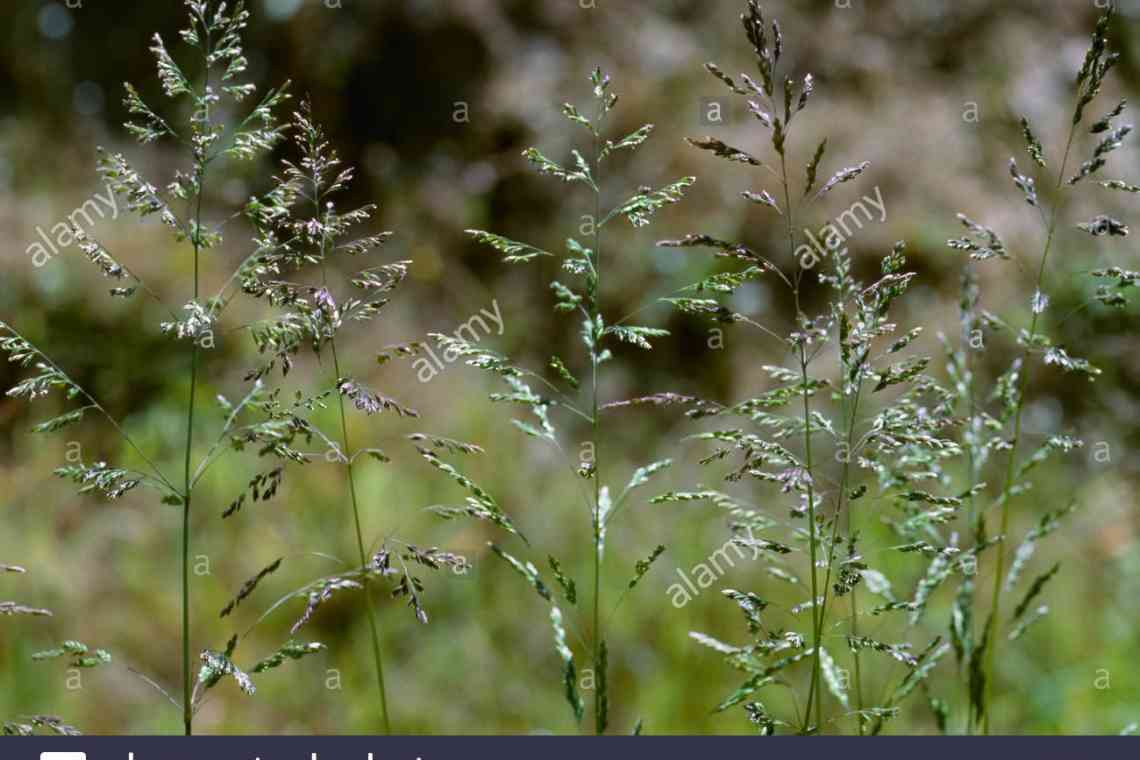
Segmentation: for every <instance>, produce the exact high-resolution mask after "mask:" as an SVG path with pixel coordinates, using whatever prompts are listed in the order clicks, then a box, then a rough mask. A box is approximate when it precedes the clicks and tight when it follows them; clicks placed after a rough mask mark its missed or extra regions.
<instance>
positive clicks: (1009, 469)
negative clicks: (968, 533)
mask: <svg viewBox="0 0 1140 760" xmlns="http://www.w3.org/2000/svg"><path fill="white" fill-rule="evenodd" d="M1076 135H1077V125H1076V124H1073V125H1072V126H1071V127H1070V128H1069V139H1068V141H1067V142H1066V144H1065V157H1064V159H1062V161H1061V169H1060V171H1058V173H1057V184H1056V186H1055V187H1054V188H1053V208H1052V211H1051V214H1050V219H1049V233H1048V235H1047V236H1046V238H1045V250H1044V252H1043V253H1042V254H1041V264H1040V266H1039V267H1038V268H1037V282H1036V292H1041V287H1042V284H1043V283H1044V279H1045V267H1046V265H1047V264H1048V262H1049V253H1050V252H1051V251H1052V249H1053V241H1054V239H1055V238H1056V232H1057V219H1058V217H1059V216H1060V210H1061V205H1062V204H1061V198H1060V194H1061V189H1062V183H1063V182H1064V181H1065V170H1066V168H1068V165H1069V154H1070V153H1071V152H1072V148H1073V139H1074V138H1075V137H1076ZM1041 312H1042V310H1040V309H1034V310H1033V318H1032V320H1030V323H1029V340H1028V345H1026V347H1025V351H1024V352H1023V354H1022V368H1021V378H1020V381H1019V383H1018V385H1019V388H1018V393H1017V404H1016V407H1015V410H1014V421H1013V440H1012V441H1011V442H1010V447H1009V459H1008V461H1007V463H1006V472H1005V481H1004V484H1003V486H1002V490H1001V528H1000V530H999V533H998V535H1000V536H1002V540H1003V543H1002V544H999V545H998V559H997V568H996V571H995V573H994V586H993V594H992V598H991V602H990V617H989V620H988V621H987V623H986V639H985V640H986V641H987V643H988V648H987V649H986V660H985V667H984V673H985V710H984V713H983V716H982V732H983V733H985V734H989V732H990V700H991V697H992V695H993V679H994V652H995V651H996V650H997V644H998V637H997V636H996V635H995V634H996V632H997V623H998V617H999V616H1000V613H1001V597H1002V588H1003V584H1002V579H1003V577H1004V576H1005V561H1006V560H1005V557H1006V553H1005V544H1004V539H1005V536H1006V534H1007V533H1008V532H1009V504H1010V501H1011V500H1012V496H1011V493H1010V492H1011V491H1012V489H1013V481H1014V472H1015V467H1016V465H1017V449H1018V445H1019V444H1020V442H1021V421H1022V412H1023V411H1024V410H1025V393H1026V390H1027V388H1028V382H1027V379H1028V375H1029V367H1028V362H1027V361H1026V360H1027V359H1028V357H1029V352H1030V351H1031V350H1032V347H1033V342H1034V339H1035V338H1036V337H1037V325H1038V322H1039V321H1040V317H1041Z"/></svg>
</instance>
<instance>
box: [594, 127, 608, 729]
mask: <svg viewBox="0 0 1140 760" xmlns="http://www.w3.org/2000/svg"><path fill="white" fill-rule="evenodd" d="M598 110H599V116H598V121H599V122H600V121H601V117H602V115H603V114H604V113H605V110H604V108H603V107H599V109H598ZM599 140H600V138H599V137H598V135H597V133H596V132H595V134H594V297H593V299H591V300H592V304H591V306H592V309H591V312H592V313H591V317H592V318H593V323H594V326H595V327H596V325H597V324H598V315H599V313H600V311H601V307H600V306H599V301H600V300H601V290H602V228H601V224H600V222H601V218H602V192H601V189H600V185H599V184H598V183H599V182H600V181H601V161H600V159H599V155H600V148H601V146H600V144H599ZM593 329H594V327H591V330H593ZM597 344H598V342H597V341H596V340H595V341H594V347H593V349H592V350H591V352H590V353H591V365H592V370H591V386H592V387H591V390H592V392H593V394H592V395H593V400H592V406H593V410H592V413H591V415H590V416H591V421H592V423H591V427H592V430H593V432H592V434H591V435H592V437H593V444H594V452H593V453H594V610H593V614H594V626H593V630H594V667H595V669H596V668H598V667H599V664H600V663H601V658H602V641H603V638H602V630H601V616H600V613H599V610H600V608H601V601H602V528H603V526H602V502H601V498H602V475H601V469H602V468H601V460H602V457H601V453H600V446H601V442H600V440H599V433H600V425H599V420H598V406H599V405H598V345H597ZM602 677H604V675H603V674H598V673H595V685H597V679H598V678H602ZM601 697H602V695H601V692H600V689H595V691H594V733H595V734H602V733H604V732H605V729H606V727H605V723H606V716H605V714H604V711H603V709H602V699H601Z"/></svg>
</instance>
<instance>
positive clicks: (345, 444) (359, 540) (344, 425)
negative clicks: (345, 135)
mask: <svg viewBox="0 0 1140 760" xmlns="http://www.w3.org/2000/svg"><path fill="white" fill-rule="evenodd" d="M320 197H321V194H320V187H319V186H318V184H317V181H316V179H314V180H313V206H314V208H315V213H317V214H318V215H319V214H320V213H321V206H320ZM325 247H326V246H325V240H324V239H323V238H322V239H321V282H322V283H323V284H327V283H328V273H327V270H326V267H325V252H326V251H325ZM329 347H330V349H331V351H332V358H333V374H334V375H335V377H334V378H333V386H334V387H336V386H337V385H338V384H339V383H340V379H341V372H340V357H339V356H338V354H337V350H336V337H335V336H333V337H330V338H329ZM336 398H337V408H338V410H339V413H340V431H341V449H342V451H341V453H342V455H343V456H344V459H345V473H346V477H347V479H348V493H349V497H350V500H351V503H352V522H353V527H354V528H355V530H356V548H357V552H358V554H359V557H360V567H361V570H362V571H364V569H365V568H366V567H367V566H368V553H367V552H366V551H365V549H364V530H363V528H362V527H361V523H360V502H359V499H358V498H357V495H356V478H355V476H354V475H353V471H352V453H351V451H352V450H351V449H350V448H349V443H350V438H349V433H348V415H347V413H346V412H345V408H344V396H343V395H342V394H341V393H340V392H339V391H338V392H337V394H336ZM361 581H362V584H363V586H364V588H363V589H362V597H363V599H364V612H365V617H367V618H368V631H369V635H370V637H371V639H372V661H373V663H374V664H375V666H376V688H377V691H378V692H379V694H380V723H381V725H382V726H383V728H384V734H385V735H389V734H391V733H392V722H391V719H390V718H389V717H388V690H387V688H386V687H385V685H384V656H383V653H382V651H381V647H380V631H379V629H378V625H377V623H376V616H375V613H374V610H373V609H372V594H371V592H370V590H369V587H368V581H369V578H368V574H367V572H365V573H364V575H363V577H362V579H361Z"/></svg>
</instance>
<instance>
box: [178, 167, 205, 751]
mask: <svg viewBox="0 0 1140 760" xmlns="http://www.w3.org/2000/svg"><path fill="white" fill-rule="evenodd" d="M204 193H205V173H204V170H203V171H202V172H200V173H199V175H198V204H197V205H198V207H197V210H196V212H195V231H194V301H195V302H197V300H198V291H199V280H200V277H199V262H198V259H199V256H198V254H199V253H200V251H201V245H202V242H201V240H200V238H199V237H198V232H199V230H200V229H201V221H202V196H203V194H204ZM192 342H193V348H192V349H191V350H190V400H189V402H188V403H187V407H186V452H185V460H184V461H185V468H184V474H185V484H186V485H185V488H184V490H183V492H182V722H183V724H184V728H185V731H186V736H191V735H192V734H193V733H194V705H193V701H192V695H193V683H192V679H191V670H190V663H191V657H190V498H191V496H192V495H193V492H194V481H193V474H192V473H191V470H190V459H191V457H192V454H193V450H194V398H195V395H196V394H197V390H198V341H197V339H196V338H194V339H192Z"/></svg>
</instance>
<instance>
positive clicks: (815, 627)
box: [780, 143, 823, 730]
mask: <svg viewBox="0 0 1140 760" xmlns="http://www.w3.org/2000/svg"><path fill="white" fill-rule="evenodd" d="M786 151H787V144H786V143H785V147H784V150H782V151H780V179H781V182H782V183H783V187H784V222H785V226H786V228H787V234H788V255H789V256H791V257H792V259H793V260H795V255H796V239H795V232H794V231H793V230H794V228H793V223H792V191H791V187H790V185H789V184H788V161H787V158H786V157H785V153H786ZM801 275H802V271H798V272H797V273H796V278H795V286H794V287H793V289H792V290H793V295H794V296H795V301H796V318H797V320H798V319H799V315H800V281H801ZM799 350H800V356H799V359H800V378H801V380H802V382H803V402H804V466H805V467H806V468H807V476H808V477H807V500H808V523H809V525H808V531H809V535H808V542H809V543H810V554H811V619H812V637H813V641H812V666H811V686H810V687H809V688H808V701H807V705H806V706H805V711H804V728H805V729H807V727H808V725H809V724H810V723H811V704H812V699H815V703H816V706H815V716H816V717H815V722H816V730H822V727H823V700H822V699H821V697H820V694H819V675H820V652H819V649H820V643H821V642H820V638H821V634H822V628H823V621H822V619H821V616H820V613H821V612H822V610H820V609H819V605H818V601H819V580H818V578H817V577H816V561H817V557H816V544H817V542H818V538H817V536H816V530H815V528H816V525H815V484H814V483H813V481H812V473H813V469H814V468H813V463H812V451H811V433H812V430H811V401H810V395H811V394H810V393H809V391H808V374H807V365H808V359H807V353H806V351H805V347H804V344H803V343H802V342H801V343H800V347H799Z"/></svg>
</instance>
